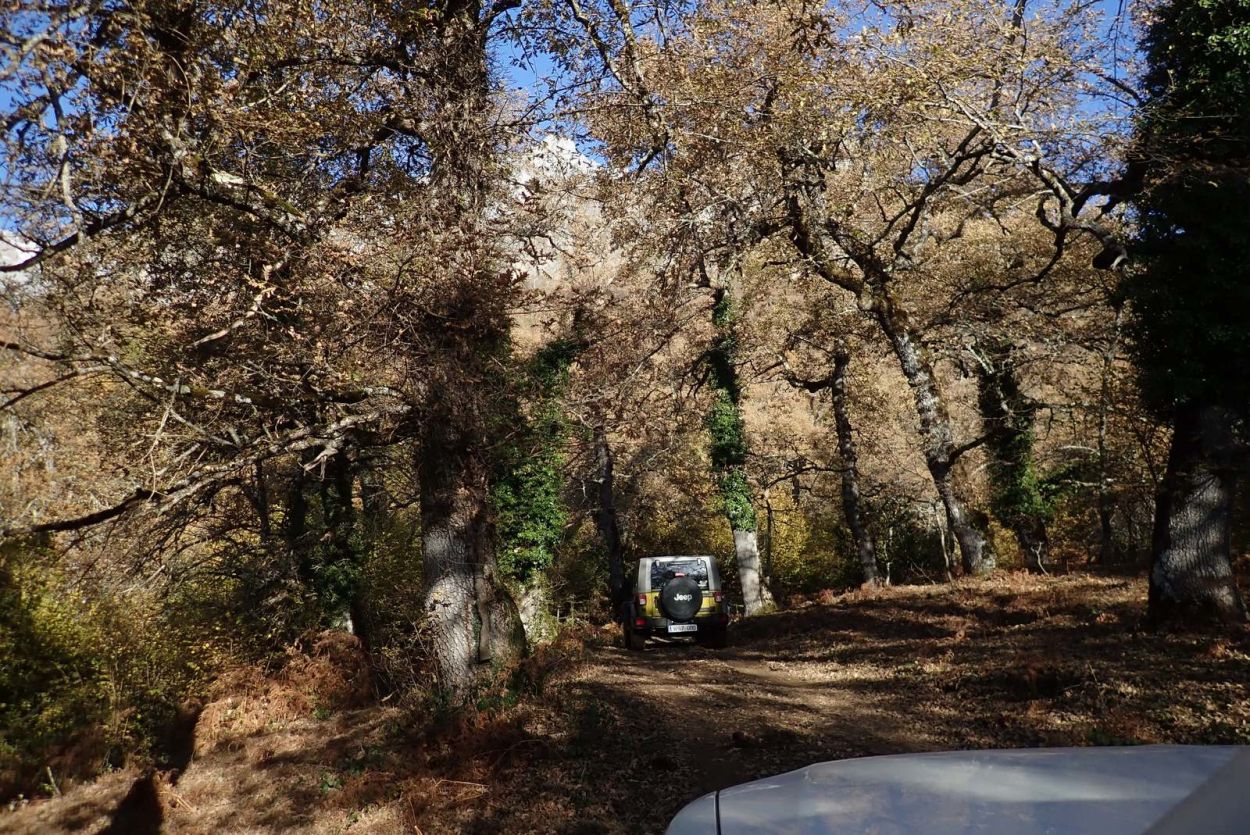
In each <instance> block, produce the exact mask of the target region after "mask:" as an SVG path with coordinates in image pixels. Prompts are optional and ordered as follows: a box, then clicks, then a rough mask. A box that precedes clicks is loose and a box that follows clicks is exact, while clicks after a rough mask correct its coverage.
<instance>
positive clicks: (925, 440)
mask: <svg viewBox="0 0 1250 835" xmlns="http://www.w3.org/2000/svg"><path fill="white" fill-rule="evenodd" d="M864 298H865V303H866V305H867V306H868V307H869V309H870V311H871V313H872V315H873V317H874V318H875V319H876V320H877V323H878V324H879V325H880V327H881V330H882V332H883V333H884V334H885V336H886V338H887V339H889V340H890V345H891V347H893V349H894V354H895V356H896V357H897V358H898V361H899V367H900V368H901V370H902V372H903V377H904V378H905V379H906V380H907V385H908V387H909V388H911V392H912V398H913V400H914V401H915V405H916V415H917V417H918V418H919V419H920V439H921V443H922V450H923V452H924V460H925V466H926V467H927V468H928V470H929V476H930V478H932V479H933V486H934V488H935V489H936V490H937V494H938V498H939V499H940V500H941V502H942V507H943V509H944V510H945V512H946V522H947V525H948V526H949V527H950V530H951V532H952V533H953V534H954V535H955V541H956V542H957V543H958V545H959V556H960V561H961V564H962V566H963V570H964V573H965V574H988V573H990V572H991V571H993V570H994V565H995V559H994V554H993V552H992V551H991V550H990V548H989V543H988V542H987V541H986V538H985V534H984V532H983V531H982V530H981V528H980V526H979V525H978V524H977V523H976V521H975V520H974V519H973V518H972V516H971V515H970V513H969V512H968V507H967V503H966V502H965V501H964V499H963V497H962V496H960V495H959V491H958V490H957V488H956V484H955V478H954V467H955V461H956V459H957V457H958V454H957V451H956V447H955V442H954V437H953V435H952V432H951V421H950V415H949V414H947V410H946V402H945V400H944V399H943V398H942V392H941V390H940V389H939V388H938V385H937V379H936V378H935V377H934V375H933V365H932V362H931V361H930V359H929V351H928V348H926V347H925V345H924V343H923V342H921V341H920V339H919V337H918V335H917V334H916V332H915V331H914V329H913V328H912V325H911V321H910V318H909V317H908V316H907V314H906V312H905V311H904V310H902V309H901V308H900V307H899V306H898V304H897V303H896V301H895V300H894V298H893V296H892V295H891V294H890V292H889V291H888V290H886V289H884V288H871V289H870V290H869V292H868V293H867V294H865V297H864Z"/></svg>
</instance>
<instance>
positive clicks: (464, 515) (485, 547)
mask: <svg viewBox="0 0 1250 835" xmlns="http://www.w3.org/2000/svg"><path fill="white" fill-rule="evenodd" d="M455 421H456V418H454V417H452V416H449V415H439V416H437V417H434V418H432V419H431V421H430V424H429V427H428V429H427V434H426V437H425V439H424V443H423V444H422V448H421V459H420V461H419V465H418V474H419V478H420V485H421V547H422V557H423V567H424V573H425V589H426V590H425V608H426V612H427V614H428V629H429V641H430V649H431V653H432V655H433V657H434V660H435V663H436V666H437V668H438V676H439V684H440V686H441V687H442V688H443V689H445V690H448V691H451V692H463V691H464V690H465V689H467V688H468V687H469V685H471V684H472V682H473V680H474V678H475V677H476V674H477V670H478V665H479V664H480V663H482V662H486V661H499V662H504V661H507V660H508V659H509V658H511V657H513V656H515V655H516V654H518V653H519V652H521V651H523V648H524V632H523V630H522V628H521V626H520V618H519V616H518V614H517V610H516V606H515V604H514V603H513V602H512V600H511V597H510V596H509V595H508V593H507V590H506V589H504V588H503V586H502V585H501V584H500V583H499V582H498V578H497V577H496V575H495V559H494V556H495V555H494V542H493V540H494V537H493V530H492V526H491V523H490V517H489V511H488V493H487V479H486V470H485V468H484V467H483V466H482V465H481V462H480V461H478V460H477V457H476V455H474V454H473V452H472V449H471V448H472V447H475V446H476V444H473V443H472V442H471V441H470V440H469V439H468V438H466V436H465V433H462V432H459V431H457V429H456V428H455V426H454V423H455ZM470 434H471V433H470Z"/></svg>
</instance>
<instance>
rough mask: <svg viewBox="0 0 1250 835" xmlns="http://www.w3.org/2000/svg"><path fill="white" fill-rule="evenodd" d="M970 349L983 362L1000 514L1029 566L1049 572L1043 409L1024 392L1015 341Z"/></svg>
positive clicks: (983, 405) (982, 395)
mask: <svg viewBox="0 0 1250 835" xmlns="http://www.w3.org/2000/svg"><path fill="white" fill-rule="evenodd" d="M970 350H971V351H972V353H973V355H974V356H975V358H976V360H977V384H978V397H977V404H978V406H979V407H980V411H981V422H982V424H983V431H984V433H985V448H986V450H987V451H988V452H989V456H990V461H989V476H990V489H991V491H992V494H991V499H990V501H991V503H992V506H993V509H994V513H995V514H996V515H997V516H998V519H999V521H1001V522H1002V523H1003V524H1004V525H1006V526H1007V528H1008V529H1009V530H1010V531H1011V532H1012V534H1013V535H1014V536H1015V538H1016V542H1018V543H1019V545H1020V552H1021V555H1022V556H1023V558H1024V564H1025V567H1027V568H1028V570H1029V571H1032V572H1035V573H1045V571H1046V559H1047V556H1048V555H1049V552H1050V536H1049V534H1048V532H1047V530H1046V521H1047V517H1048V516H1049V508H1048V502H1047V499H1046V496H1045V495H1044V494H1043V491H1042V482H1041V478H1040V476H1039V474H1038V471H1037V463H1036V462H1035V461H1034V459H1033V442H1034V434H1033V423H1034V418H1035V416H1036V414H1037V405H1036V404H1035V403H1034V402H1033V400H1032V399H1031V398H1029V397H1027V396H1026V395H1025V394H1024V393H1023V392H1022V391H1021V390H1020V381H1019V379H1018V376H1017V374H1016V366H1015V360H1014V357H1013V356H1012V346H1011V343H1010V342H1008V341H1006V340H1003V339H999V338H995V337H990V338H986V339H979V340H978V341H977V344H976V345H975V346H974V347H973V348H972V349H970Z"/></svg>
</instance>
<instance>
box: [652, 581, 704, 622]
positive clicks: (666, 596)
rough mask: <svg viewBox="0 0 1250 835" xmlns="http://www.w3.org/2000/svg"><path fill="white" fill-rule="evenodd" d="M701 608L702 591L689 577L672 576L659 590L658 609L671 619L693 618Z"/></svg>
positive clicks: (679, 620) (684, 619) (687, 619)
mask: <svg viewBox="0 0 1250 835" xmlns="http://www.w3.org/2000/svg"><path fill="white" fill-rule="evenodd" d="M701 608H703V591H702V590H701V589H700V588H699V584H698V583H696V582H695V581H694V580H692V579H690V578H689V577H674V578H673V579H671V580H669V581H668V582H667V583H665V584H664V588H663V589H661V590H660V609H661V610H662V611H663V612H664V614H665V615H667V616H668V617H669V618H670V619H672V620H675V621H678V622H682V621H689V620H693V619H694V616H695V615H697V614H699V610H700V609H701Z"/></svg>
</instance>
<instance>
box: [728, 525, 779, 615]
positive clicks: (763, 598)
mask: <svg viewBox="0 0 1250 835" xmlns="http://www.w3.org/2000/svg"><path fill="white" fill-rule="evenodd" d="M733 535H734V554H735V555H736V557H737V560H738V580H739V582H741V583H742V602H743V606H744V607H745V609H746V613H747V615H748V616H750V615H758V614H760V613H761V612H766V611H768V610H769V609H771V608H772V607H773V596H772V593H771V592H770V591H769V590H768V587H767V586H765V585H764V573H763V570H762V567H761V565H760V548H759V541H758V538H757V536H756V533H755V531H738V530H736V531H734V532H733Z"/></svg>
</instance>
